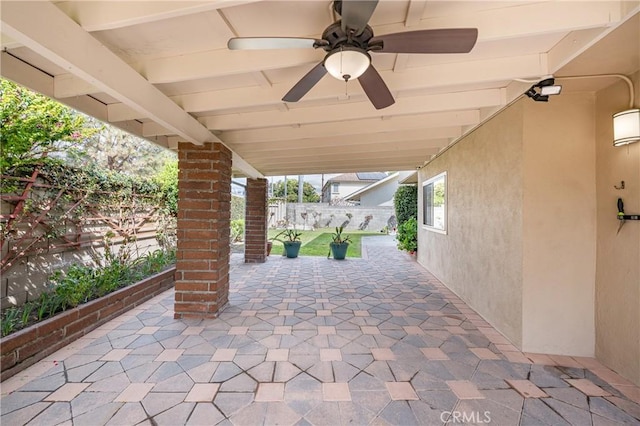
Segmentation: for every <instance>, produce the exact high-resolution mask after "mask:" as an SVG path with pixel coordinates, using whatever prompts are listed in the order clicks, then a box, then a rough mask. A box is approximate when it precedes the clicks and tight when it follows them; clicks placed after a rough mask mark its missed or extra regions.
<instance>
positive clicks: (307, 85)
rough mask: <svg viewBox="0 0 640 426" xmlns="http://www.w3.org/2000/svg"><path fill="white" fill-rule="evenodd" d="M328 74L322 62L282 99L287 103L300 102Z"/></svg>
mask: <svg viewBox="0 0 640 426" xmlns="http://www.w3.org/2000/svg"><path fill="white" fill-rule="evenodd" d="M326 73H327V69H326V68H325V67H324V63H322V62H320V63H319V64H318V65H316V66H315V67H313V69H311V71H309V72H308V73H307V74H306V75H305V76H304V77H302V78H301V79H300V81H298V82H297V83H296V85H295V86H293V87H292V88H291V90H289V91H288V92H287V94H286V95H284V98H282V100H283V101H285V102H298V101H299V100H300V99H302V97H303V96H304V95H306V94H307V92H308V91H309V90H311V88H312V87H313V86H315V85H316V84H317V83H318V82H319V81H320V79H321V78H322V77H324V75H325V74H326Z"/></svg>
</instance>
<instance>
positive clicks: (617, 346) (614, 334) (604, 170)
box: [595, 73, 640, 385]
mask: <svg viewBox="0 0 640 426" xmlns="http://www.w3.org/2000/svg"><path fill="white" fill-rule="evenodd" d="M634 83H635V90H636V92H635V98H636V106H637V105H638V99H640V76H639V74H638V73H636V75H635V76H634ZM596 105H597V115H596V121H595V123H596V132H597V133H596V177H597V178H596V182H597V222H598V230H597V243H598V245H597V262H596V356H597V358H598V359H599V360H600V361H602V362H603V363H604V364H605V365H607V366H608V367H610V368H611V369H613V370H615V371H617V372H618V373H620V374H621V375H623V376H625V377H627V378H629V379H630V380H632V381H634V382H635V383H636V384H638V385H640V222H627V223H626V224H625V225H624V226H623V228H622V229H621V230H620V232H619V233H618V226H619V221H618V220H617V219H616V213H617V209H616V201H617V199H618V197H621V198H622V199H623V200H624V207H625V211H626V212H627V213H634V214H635V213H640V143H635V144H631V145H627V146H624V147H613V146H612V140H613V132H612V126H611V116H612V114H614V113H616V112H619V111H622V110H625V109H627V108H628V107H629V90H628V88H627V85H626V84H625V83H624V82H622V81H620V82H618V83H616V84H615V85H613V86H611V87H609V88H608V89H606V90H603V91H601V92H599V93H598V94H597V104H596ZM622 180H624V181H625V189H623V190H617V189H615V188H614V185H617V186H620V181H622Z"/></svg>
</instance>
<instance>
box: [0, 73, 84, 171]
mask: <svg viewBox="0 0 640 426" xmlns="http://www.w3.org/2000/svg"><path fill="white" fill-rule="evenodd" d="M85 120H86V118H85V116H84V115H81V114H80V113H78V112H76V111H74V110H72V109H71V108H68V107H66V106H64V105H62V104H60V103H58V102H55V101H53V100H51V99H49V98H48V97H46V96H43V95H40V94H38V93H34V92H32V91H30V90H28V89H25V88H23V87H21V86H19V85H17V84H15V83H13V82H11V81H8V80H4V79H0V151H1V155H0V172H1V173H3V174H4V173H6V171H7V170H8V169H11V168H13V167H15V166H18V165H20V164H22V163H24V162H29V161H32V160H33V159H37V158H43V157H46V156H47V155H49V154H51V153H53V152H60V150H61V148H63V147H64V146H65V145H71V146H74V145H78V144H79V143H80V142H81V141H82V140H83V139H85V138H87V137H90V136H91V135H93V134H94V133H95V129H91V128H87V127H85ZM65 142H66V144H65Z"/></svg>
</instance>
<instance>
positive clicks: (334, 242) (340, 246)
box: [327, 226, 351, 260]
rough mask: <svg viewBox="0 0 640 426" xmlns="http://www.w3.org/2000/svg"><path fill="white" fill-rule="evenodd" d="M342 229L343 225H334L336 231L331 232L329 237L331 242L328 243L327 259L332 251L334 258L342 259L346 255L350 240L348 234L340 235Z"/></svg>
mask: <svg viewBox="0 0 640 426" xmlns="http://www.w3.org/2000/svg"><path fill="white" fill-rule="evenodd" d="M343 230H344V226H340V227H336V232H335V234H333V236H332V238H331V242H330V243H329V253H328V254H327V259H328V258H329V256H330V255H331V253H333V258H334V259H336V260H343V259H344V258H345V257H346V256H347V249H348V248H349V243H350V242H351V237H350V236H348V235H347V236H342V231H343Z"/></svg>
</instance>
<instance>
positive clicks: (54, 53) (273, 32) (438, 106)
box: [0, 0, 640, 177]
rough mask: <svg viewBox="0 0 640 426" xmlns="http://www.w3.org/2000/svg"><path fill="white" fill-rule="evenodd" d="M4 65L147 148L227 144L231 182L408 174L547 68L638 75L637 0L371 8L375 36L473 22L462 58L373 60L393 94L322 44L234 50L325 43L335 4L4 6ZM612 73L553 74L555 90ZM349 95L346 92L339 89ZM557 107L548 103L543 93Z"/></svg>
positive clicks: (592, 85)
mask: <svg viewBox="0 0 640 426" xmlns="http://www.w3.org/2000/svg"><path fill="white" fill-rule="evenodd" d="M0 5H1V6H0V7H1V10H0V19H1V21H2V27H1V30H2V47H3V52H2V62H1V72H2V75H3V76H4V77H6V78H9V79H12V80H14V81H16V82H18V83H20V84H23V85H25V86H27V87H30V88H32V89H35V90H38V91H40V92H42V93H44V94H46V95H49V96H51V97H53V98H56V99H58V100H60V101H61V102H64V103H66V104H68V105H70V106H72V107H74V108H77V109H79V110H82V111H84V112H86V113H88V114H91V115H93V116H95V117H97V118H99V119H101V120H104V121H107V122H111V123H113V124H115V125H117V126H119V127H121V128H124V129H126V130H128V131H130V132H132V133H134V134H137V135H140V136H143V137H146V138H148V139H150V140H152V141H155V142H156V143H158V144H160V145H163V146H168V147H171V148H175V147H176V146H177V142H178V141H190V142H193V143H196V144H200V143H203V142H206V141H221V142H223V143H224V144H225V145H227V146H228V147H229V148H230V149H231V150H232V151H233V152H234V171H235V173H236V174H237V175H248V176H253V177H256V176H260V175H263V176H269V175H283V174H289V175H293V174H312V173H333V172H348V171H379V170H408V169H414V168H416V167H418V166H421V165H422V164H423V163H424V162H425V161H426V160H428V159H429V158H430V156H431V155H434V154H436V153H438V152H439V151H440V150H441V149H443V148H444V147H446V146H447V145H448V144H450V143H451V142H452V141H454V140H455V139H456V138H459V137H460V136H461V135H463V134H464V133H465V132H467V131H469V130H470V129H472V128H473V127H474V126H476V125H478V124H479V123H481V122H482V121H483V120H485V119H486V118H487V117H490V116H491V114H493V113H495V112H496V111H498V110H499V109H500V108H502V107H504V106H505V105H507V104H508V103H509V102H511V101H512V100H513V99H515V98H517V97H518V96H520V95H521V94H522V93H523V92H524V91H525V90H526V89H527V88H528V87H529V86H530V85H531V84H526V83H522V82H518V81H517V80H519V79H539V78H542V77H545V76H547V75H550V74H553V75H555V76H556V77H559V76H562V75H565V76H566V75H592V74H609V73H616V74H627V75H628V74H632V73H634V72H636V71H638V69H639V68H640V65H639V64H640V59H639V55H640V46H639V43H640V42H639V40H640V17H639V16H640V12H639V11H640V2H639V1H627V2H621V1H610V0H607V1H601V2H595V1H526V0H522V1H495V2H493V1H434V0H427V1H422V0H410V1H406V0H398V1H395V0H393V1H384V0H382V1H380V3H379V4H378V7H377V9H376V11H375V12H374V14H373V16H372V18H371V20H370V25H371V26H372V28H373V31H374V33H375V34H376V35H383V34H387V33H392V32H401V31H410V30H417V29H430V28H458V27H475V28H478V31H479V36H478V42H477V44H476V46H475V48H474V49H473V50H472V51H471V53H468V54H452V55H434V54H430V55H427V54H424V55H409V54H388V53H387V54H376V53H372V58H373V64H374V66H375V67H376V68H377V70H378V71H379V72H380V74H381V76H382V78H383V79H384V80H385V82H386V84H387V85H388V87H389V89H390V90H391V92H392V94H393V96H394V97H395V99H396V103H395V104H394V105H392V106H390V107H388V108H385V109H382V110H376V109H375V108H374V107H373V106H372V105H371V103H370V102H369V100H368V99H367V98H366V96H365V95H364V93H363V91H362V89H361V88H360V85H359V83H358V82H357V81H352V82H349V83H348V84H347V85H346V87H345V83H344V82H341V81H338V80H336V79H334V78H332V77H331V76H329V75H327V76H325V77H324V78H323V79H322V80H321V81H320V82H319V83H318V84H317V85H316V86H315V87H314V88H313V89H311V91H310V92H309V93H308V94H307V95H306V96H304V97H303V98H302V100H301V101H300V102H298V103H285V102H283V101H281V98H282V97H283V96H284V94H285V93H287V91H288V90H289V89H290V88H291V87H292V86H293V85H294V84H295V83H296V82H297V81H298V80H299V79H300V78H301V77H302V76H303V75H304V74H306V73H307V72H308V71H309V70H310V69H311V68H312V67H313V66H314V65H315V64H317V63H318V62H320V61H321V60H322V59H323V57H324V51H322V50H321V49H318V50H313V49H290V50H271V51H229V50H228V49H227V48H226V43H227V40H228V39H229V38H230V37H234V36H294V37H312V38H320V36H321V34H322V31H323V30H324V28H325V27H327V26H328V25H329V24H330V23H331V22H333V20H334V16H333V15H332V12H331V7H330V6H331V2H329V1H297V2H287V1H251V0H212V1H202V2H188V1H54V2H48V1H2V3H0ZM615 81H616V79H615V78H612V79H601V78H600V79H586V80H567V81H560V82H561V83H562V84H563V85H564V92H565V93H566V91H571V90H587V91H592V90H597V89H599V88H602V87H604V86H606V85H608V84H611V83H614V82H615ZM345 89H346V91H347V93H348V94H347V95H345ZM551 101H553V100H551Z"/></svg>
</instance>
